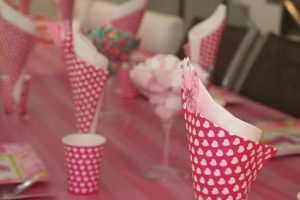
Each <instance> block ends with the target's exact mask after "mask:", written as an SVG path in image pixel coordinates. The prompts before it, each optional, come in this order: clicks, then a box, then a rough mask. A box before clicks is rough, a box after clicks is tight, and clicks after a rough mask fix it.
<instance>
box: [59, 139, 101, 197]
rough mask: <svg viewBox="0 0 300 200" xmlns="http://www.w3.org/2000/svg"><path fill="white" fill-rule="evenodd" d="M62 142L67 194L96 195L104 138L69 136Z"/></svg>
mask: <svg viewBox="0 0 300 200" xmlns="http://www.w3.org/2000/svg"><path fill="white" fill-rule="evenodd" d="M62 142H63V144H64V151H65V156H66V171H67V178H68V190H69V192H71V193H74V194H78V195H84V194H93V193H96V192H97V191H98V188H99V177H100V167H101V163H102V157H103V147H104V144H105V143H106V138H105V137H103V136H101V135H96V134H70V135H67V136H65V137H64V138H63V139H62Z"/></svg>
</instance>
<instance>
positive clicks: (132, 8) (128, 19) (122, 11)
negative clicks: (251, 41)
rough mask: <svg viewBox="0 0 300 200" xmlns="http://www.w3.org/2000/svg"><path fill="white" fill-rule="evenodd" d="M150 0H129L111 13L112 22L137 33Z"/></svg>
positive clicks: (120, 27) (121, 28) (124, 29)
mask: <svg viewBox="0 0 300 200" xmlns="http://www.w3.org/2000/svg"><path fill="white" fill-rule="evenodd" d="M149 2H150V0H129V1H127V2H124V3H123V4H121V5H120V6H119V7H118V8H116V9H115V10H113V11H112V12H111V13H109V15H108V18H109V20H110V22H111V24H112V25H113V26H114V27H116V28H118V29H120V30H122V31H126V32H129V33H137V32H138V30H139V27H140V24H141V22H142V20H143V17H144V14H145V12H146V10H147V7H148V5H149Z"/></svg>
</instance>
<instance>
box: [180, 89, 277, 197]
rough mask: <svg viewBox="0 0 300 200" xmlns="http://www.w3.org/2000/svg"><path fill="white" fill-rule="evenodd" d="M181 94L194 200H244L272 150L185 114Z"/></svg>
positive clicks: (188, 113) (271, 154) (183, 99)
mask: <svg viewBox="0 0 300 200" xmlns="http://www.w3.org/2000/svg"><path fill="white" fill-rule="evenodd" d="M181 94H182V103H183V113H184V119H185V125H186V131H187V138H188V142H189V152H190V160H191V166H192V178H193V188H194V192H195V197H196V199H197V200H199V199H205V200H206V199H216V200H239V199H247V196H248V193H249V191H250V187H251V185H252V184H253V182H254V181H255V179H256V178H257V175H258V173H259V172H260V171H261V169H262V167H263V166H264V164H265V162H266V161H267V160H268V159H270V158H271V157H272V156H273V155H274V154H275V153H276V149H274V148H273V147H269V146H267V145H264V144H258V143H255V142H252V141H249V140H245V139H243V138H241V137H238V136H235V135H232V133H229V132H228V131H226V130H225V129H223V128H222V127H219V126H218V125H217V124H214V123H213V122H211V121H210V120H209V119H207V118H206V117H205V116H202V115H201V114H198V113H197V114H195V113H192V112H189V111H188V109H187V103H186V94H185V92H184V90H183V89H182V93H181Z"/></svg>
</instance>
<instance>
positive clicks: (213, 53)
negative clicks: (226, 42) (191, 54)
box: [199, 17, 226, 71]
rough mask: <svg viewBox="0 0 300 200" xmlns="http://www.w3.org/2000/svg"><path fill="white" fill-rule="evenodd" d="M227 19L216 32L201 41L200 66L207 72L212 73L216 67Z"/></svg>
mask: <svg viewBox="0 0 300 200" xmlns="http://www.w3.org/2000/svg"><path fill="white" fill-rule="evenodd" d="M225 22H226V17H224V19H223V20H222V22H221V23H220V24H219V25H218V26H217V28H216V30H215V31H213V32H212V33H210V34H209V35H207V36H206V37H204V38H202V40H201V41H200V46H199V48H200V55H199V58H200V61H199V64H200V66H201V67H202V68H204V69H205V70H207V71H211V70H212V67H213V66H214V65H215V62H216V57H217V54H218V50H219V46H220V41H221V37H222V34H223V31H224V28H225Z"/></svg>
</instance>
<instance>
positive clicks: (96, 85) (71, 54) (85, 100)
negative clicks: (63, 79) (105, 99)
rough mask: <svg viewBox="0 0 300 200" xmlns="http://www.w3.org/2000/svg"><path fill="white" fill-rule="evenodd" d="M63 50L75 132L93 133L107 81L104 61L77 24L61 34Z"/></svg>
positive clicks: (106, 63)
mask: <svg viewBox="0 0 300 200" xmlns="http://www.w3.org/2000/svg"><path fill="white" fill-rule="evenodd" d="M63 49H64V59H65V62H66V64H67V66H68V71H69V79H70V83H71V87H72V93H73V100H74V105H75V116H76V120H77V128H78V131H79V132H80V133H89V132H95V128H96V124H97V118H98V112H99V108H100V103H101V98H100V97H101V95H102V92H103V88H104V86H105V84H106V82H107V80H108V71H107V66H108V60H107V59H106V58H105V57H104V56H102V55H101V54H99V53H98V51H97V49H96V48H95V47H94V46H93V44H92V43H91V42H90V40H88V39H87V38H86V37H85V36H84V35H83V34H82V33H80V24H79V23H78V22H77V21H73V24H72V31H71V30H69V31H67V32H66V33H65V39H64V42H63Z"/></svg>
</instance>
